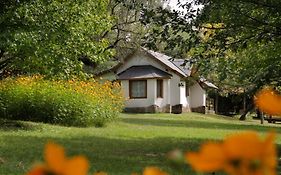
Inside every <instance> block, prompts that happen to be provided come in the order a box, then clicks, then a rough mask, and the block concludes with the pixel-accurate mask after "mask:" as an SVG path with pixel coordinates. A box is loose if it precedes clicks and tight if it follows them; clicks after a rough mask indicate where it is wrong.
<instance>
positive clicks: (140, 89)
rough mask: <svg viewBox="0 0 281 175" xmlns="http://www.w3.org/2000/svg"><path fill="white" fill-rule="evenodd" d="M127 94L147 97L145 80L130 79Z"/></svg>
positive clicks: (131, 96)
mask: <svg viewBox="0 0 281 175" xmlns="http://www.w3.org/2000/svg"><path fill="white" fill-rule="evenodd" d="M129 96H130V98H146V97H147V82H146V80H130V81H129Z"/></svg>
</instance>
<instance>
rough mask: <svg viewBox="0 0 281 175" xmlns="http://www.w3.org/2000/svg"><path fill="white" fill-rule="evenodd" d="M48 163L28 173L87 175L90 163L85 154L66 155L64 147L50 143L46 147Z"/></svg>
mask: <svg viewBox="0 0 281 175" xmlns="http://www.w3.org/2000/svg"><path fill="white" fill-rule="evenodd" d="M44 158H45V161H46V163H45V164H42V165H37V166H35V167H34V168H33V169H32V170H31V171H30V172H28V173H27V175H48V174H53V175H86V174H87V173H88V169H89V164H88V161H87V159H86V158H85V157H84V156H75V157H72V158H70V159H68V158H66V157H65V154H64V149H63V147H61V146H59V145H56V144H54V143H48V144H47V145H46V147H45V154H44Z"/></svg>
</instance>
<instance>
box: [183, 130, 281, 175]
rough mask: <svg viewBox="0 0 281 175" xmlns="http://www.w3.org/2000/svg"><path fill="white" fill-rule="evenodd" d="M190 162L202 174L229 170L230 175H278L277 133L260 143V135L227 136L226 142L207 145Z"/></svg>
mask: <svg viewBox="0 0 281 175" xmlns="http://www.w3.org/2000/svg"><path fill="white" fill-rule="evenodd" d="M186 159H187V161H188V162H189V163H190V165H191V166H192V167H193V168H194V169H195V170H196V171H199V172H215V171H225V172H226V173H228V174H229V175H275V174H276V172H275V170H276V166H277V155H276V149H275V145H274V134H273V133H270V134H269V135H268V136H267V138H266V139H265V140H260V139H259V137H258V135H257V133H256V132H252V131H249V132H245V133H240V134H236V135H231V136H229V137H227V138H226V139H225V140H224V142H222V143H211V142H209V143H206V144H204V145H203V146H202V147H201V150H200V151H199V153H187V154H186Z"/></svg>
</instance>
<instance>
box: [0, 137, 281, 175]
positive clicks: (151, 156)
mask: <svg viewBox="0 0 281 175" xmlns="http://www.w3.org/2000/svg"><path fill="white" fill-rule="evenodd" d="M2 138H3V139H4V142H5V144H0V150H1V152H0V157H2V158H3V159H4V160H6V161H5V162H4V163H2V164H0V174H13V175H22V174H24V172H26V171H27V170H28V169H29V168H30V167H31V165H32V164H33V163H34V162H38V161H42V160H43V157H42V154H43V148H44V144H45V143H47V142H48V141H50V140H52V141H54V142H56V143H58V144H60V145H62V146H64V147H65V149H66V153H67V155H68V156H74V155H80V154H82V155H86V156H87V158H88V159H89V161H90V165H91V170H90V171H91V173H92V172H95V171H99V170H103V171H106V172H108V173H109V174H112V175H129V174H131V173H132V172H138V173H140V172H141V171H142V169H143V168H144V167H146V166H158V167H160V168H161V169H163V170H165V171H167V172H169V173H170V174H171V175H183V174H195V172H193V171H192V170H191V168H190V167H189V166H187V165H186V164H177V165H175V164H171V162H169V161H168V160H167V157H166V153H167V152H169V151H171V150H173V149H175V148H178V149H181V150H183V151H187V150H189V151H190V150H196V149H197V148H198V147H199V145H200V144H201V143H202V142H203V140H201V139H180V138H172V137H156V138H149V139H143V138H142V139H120V138H104V137H96V136H81V137H69V138H61V137H52V136H50V137H38V136H37V137H36V136H14V135H13V136H9V135H6V136H3V137H2ZM278 148H279V153H280V150H281V145H278ZM279 155H280V154H279ZM54 156H55V155H54ZM18 162H21V165H22V167H21V168H19V167H18ZM221 174H222V173H221ZM216 175H219V173H218V174H217V173H216Z"/></svg>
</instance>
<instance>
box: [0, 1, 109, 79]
mask: <svg viewBox="0 0 281 175" xmlns="http://www.w3.org/2000/svg"><path fill="white" fill-rule="evenodd" d="M107 5H108V2H107V1H104V0H75V1H74V0H53V1H49V0H37V1H31V0H20V1H16V0H15V1H1V2H0V6H1V9H0V26H1V27H0V41H1V42H0V49H1V57H0V68H2V69H5V70H6V71H7V70H9V71H14V72H20V73H40V74H45V75H49V76H54V75H55V76H59V77H62V78H67V77H70V76H85V74H84V73H83V71H82V70H83V64H82V62H81V61H80V60H79V58H81V57H87V58H89V59H90V60H92V61H93V62H103V61H105V60H107V59H108V58H109V57H110V56H111V55H112V54H113V52H112V50H110V49H109V50H106V51H105V50H104V49H105V48H106V47H108V41H107V40H106V39H99V38H100V37H99V36H100V35H101V34H102V32H103V31H105V30H107V29H108V28H110V27H111V25H112V17H111V16H110V15H109V14H108V13H107Z"/></svg>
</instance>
